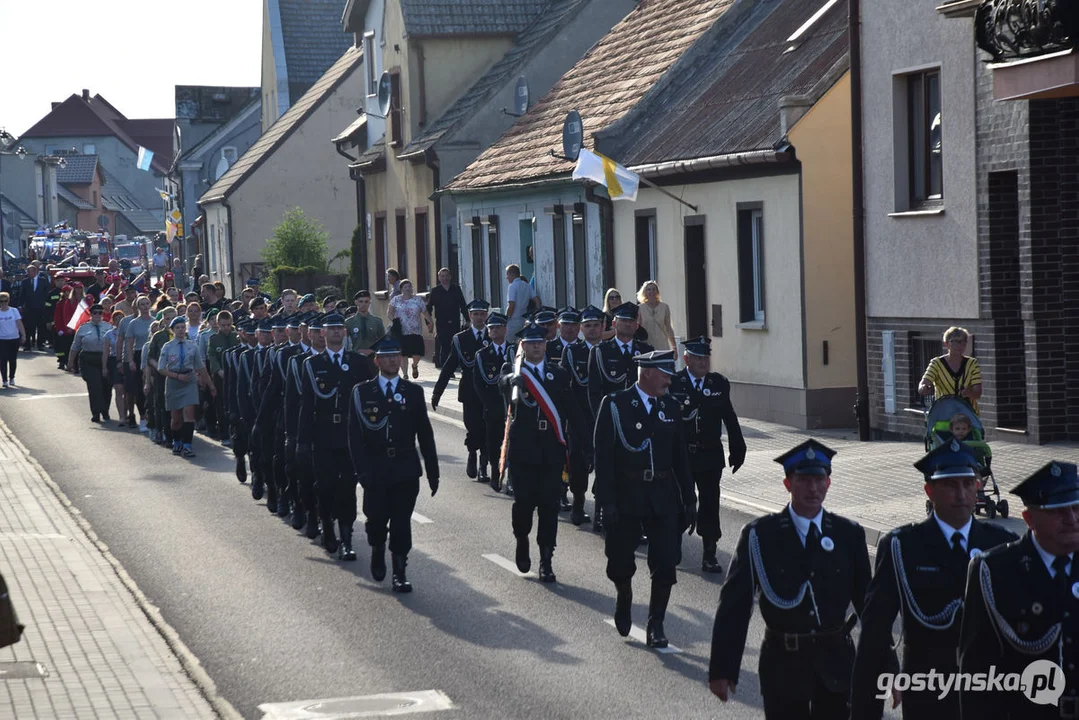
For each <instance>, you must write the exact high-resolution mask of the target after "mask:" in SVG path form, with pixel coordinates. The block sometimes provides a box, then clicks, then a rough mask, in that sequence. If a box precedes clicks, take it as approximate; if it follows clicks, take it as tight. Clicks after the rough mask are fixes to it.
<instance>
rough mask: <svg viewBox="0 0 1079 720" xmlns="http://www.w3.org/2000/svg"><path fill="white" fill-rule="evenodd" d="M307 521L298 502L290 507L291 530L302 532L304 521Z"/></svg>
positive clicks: (305, 514)
mask: <svg viewBox="0 0 1079 720" xmlns="http://www.w3.org/2000/svg"><path fill="white" fill-rule="evenodd" d="M306 519H307V513H305V512H304V509H303V505H300V503H299V501H297V502H296V503H294V504H293V506H292V529H293V530H303V524H304V520H306Z"/></svg>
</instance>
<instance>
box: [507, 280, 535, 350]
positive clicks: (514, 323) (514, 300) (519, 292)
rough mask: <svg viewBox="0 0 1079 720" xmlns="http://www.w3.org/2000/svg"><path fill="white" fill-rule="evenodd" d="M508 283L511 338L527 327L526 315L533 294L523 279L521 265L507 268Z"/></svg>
mask: <svg viewBox="0 0 1079 720" xmlns="http://www.w3.org/2000/svg"><path fill="white" fill-rule="evenodd" d="M506 282H507V283H509V287H507V288H506V301H507V302H506V317H507V318H509V325H507V326H506V332H507V333H508V334H509V336H510V337H516V335H517V333H518V332H520V330H521V328H523V327H524V326H525V315H527V314H528V311H529V308H530V306H531V303H532V298H533V293H532V288H531V286H529V284H528V283H526V282H525V281H524V280H522V279H521V266H520V265H507V266H506Z"/></svg>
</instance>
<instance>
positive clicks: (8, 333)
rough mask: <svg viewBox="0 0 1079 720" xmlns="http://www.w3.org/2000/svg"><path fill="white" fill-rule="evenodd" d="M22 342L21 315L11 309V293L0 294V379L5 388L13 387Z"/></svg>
mask: <svg viewBox="0 0 1079 720" xmlns="http://www.w3.org/2000/svg"><path fill="white" fill-rule="evenodd" d="M22 342H26V329H25V327H24V326H23V323H22V314H21V313H20V312H19V310H18V309H17V308H13V307H11V293H7V292H0V379H3V381H4V387H5V388H8V387H15V365H16V363H17V362H18V357H19V343H22Z"/></svg>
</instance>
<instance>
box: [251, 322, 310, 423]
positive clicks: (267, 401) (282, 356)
mask: <svg viewBox="0 0 1079 720" xmlns="http://www.w3.org/2000/svg"><path fill="white" fill-rule="evenodd" d="M302 352H303V346H302V345H300V344H299V343H296V344H295V345H291V344H289V345H285V346H283V347H281V348H275V349H274V353H273V357H272V359H271V361H270V368H269V373H268V374H269V376H270V381H269V383H268V384H267V385H266V391H265V392H264V393H263V395H262V398H261V403H260V405H259V411H258V419H257V420H256V421H255V424H256V425H258V426H259V427H260V428H261V429H266V430H271V429H274V428H275V427H277V426H278V425H279V423H281V421H282V420H283V419H284V417H283V415H282V413H281V411H282V410H283V409H284V407H285V387H286V385H287V383H288V365H289V361H290V360H291V359H292V358H293V356H295V355H298V354H300V353H302ZM278 429H279V430H282V431H283V430H284V425H283V424H281V426H280V427H279V428H278Z"/></svg>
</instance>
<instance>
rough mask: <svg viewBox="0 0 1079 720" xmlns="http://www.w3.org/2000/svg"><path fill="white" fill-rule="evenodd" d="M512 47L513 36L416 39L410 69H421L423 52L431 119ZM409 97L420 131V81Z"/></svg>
mask: <svg viewBox="0 0 1079 720" xmlns="http://www.w3.org/2000/svg"><path fill="white" fill-rule="evenodd" d="M512 47H513V38H445V39H443V38H438V39H429V40H420V41H416V42H414V43H413V44H412V47H411V48H410V53H411V54H412V67H411V68H410V70H412V71H413V72H417V71H418V68H419V65H420V62H419V58H420V55H421V54H422V56H423V63H422V64H423V69H424V81H425V89H426V95H427V122H428V123H432V122H434V121H435V120H437V119H438V118H439V116H441V115H442V113H443V112H444V111H445V110H447V109H448V108H449V107H450V105H452V104H453V102H454V101H455V100H456V99H457V98H458V97H460V96H461V95H462V94H464V93H465V92H466V91H467V90H468V89H469V88H471V87H472V84H473V83H475V82H476V79H477V78H479V77H480V76H482V75H483V73H485V72H487V70H489V69H490V68H491V66H492V65H494V64H495V63H496V62H498V61H499V60H501V59H502V56H503V55H505V54H506V52H507V51H508V50H509V49H510V48H512ZM408 97H409V98H410V103H411V105H412V107H413V108H415V110H414V111H413V113H412V117H411V118H410V119H409V126H410V127H411V128H412V131H413V132H414V133H416V132H419V131H420V129H419V122H420V114H419V98H420V88H419V83H412V88H411V92H410V94H409V95H408Z"/></svg>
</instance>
